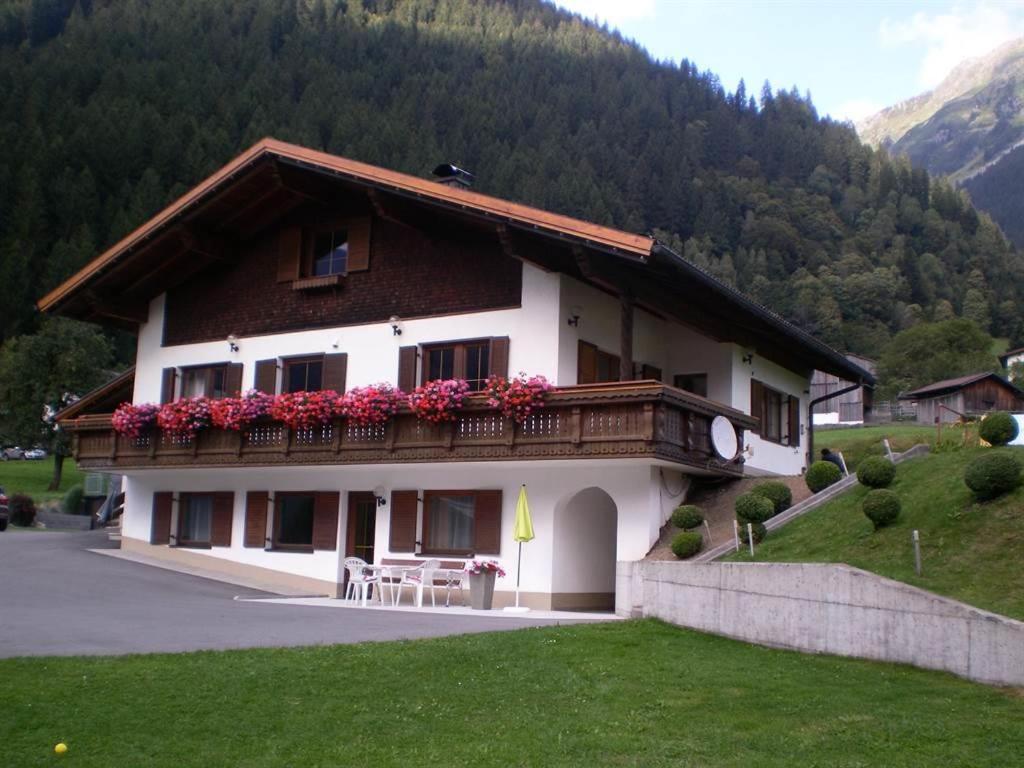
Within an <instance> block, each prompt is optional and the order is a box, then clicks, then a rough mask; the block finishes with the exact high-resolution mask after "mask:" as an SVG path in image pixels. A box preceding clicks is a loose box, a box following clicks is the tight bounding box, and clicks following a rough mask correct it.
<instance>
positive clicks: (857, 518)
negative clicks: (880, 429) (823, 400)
mask: <svg viewBox="0 0 1024 768" xmlns="http://www.w3.org/2000/svg"><path fill="white" fill-rule="evenodd" d="M992 450H993V449H991V448H966V449H962V450H957V451H953V452H945V453H936V454H932V455H929V456H926V457H922V458H917V459H911V460H910V461H907V462H906V463H904V464H901V465H899V467H898V469H897V474H896V482H895V483H893V485H892V490H894V491H895V492H896V493H898V494H899V496H900V501H901V502H902V505H903V509H902V513H901V515H900V518H899V520H897V522H896V523H895V524H894V525H892V526H891V527H888V528H883V529H882V530H880V531H877V532H875V531H873V530H872V526H871V522H870V521H869V520H868V519H867V518H866V517H865V516H864V514H863V512H861V501H862V500H863V498H864V496H865V494H866V493H867V490H868V489H866V488H864V487H863V486H860V485H858V486H855V488H854V489H853V490H851V491H849V492H848V493H845V494H843V495H842V496H840V497H839V498H837V499H835V500H834V501H831V502H829V503H828V504H826V505H824V506H823V507H821V508H819V509H816V510H815V511H813V512H810V513H808V514H807V515H805V516H804V517H801V518H798V519H796V520H794V521H793V522H791V523H789V524H788V525H786V526H784V527H782V528H780V529H779V530H778V531H773V532H772V533H770V534H769V535H768V538H767V539H765V541H764V542H763V543H762V544H761V546H760V547H758V548H757V550H756V553H755V559H756V560H759V561H785V562H843V563H849V564H850V565H854V566H857V567H858V568H864V569H865V570H868V571H873V572H875V573H879V574H882V575H883V576H888V577H890V578H893V579H898V580H900V581H905V582H908V583H910V584H916V585H917V586H920V587H924V588H925V589H929V590H932V591H934V592H938V593H939V594H943V595H948V596H950V597H955V598H957V599H958V600H963V601H964V602H967V603H970V604H972V605H976V606H978V607H980V608H986V609H988V610H992V611H996V612H998V613H1002V614H1005V615H1007V616H1012V617H1013V618H1016V619H1022V620H1024V567H1022V563H1021V551H1022V547H1024V487H1022V488H1018V489H1017V491H1015V492H1014V493H1012V494H1009V495H1007V496H1004V497H1003V498H1000V499H995V500H993V501H989V502H986V503H983V504H979V503H977V502H975V501H974V500H973V498H972V496H971V493H970V491H969V490H968V489H967V486H965V485H964V482H963V476H964V468H965V467H966V466H967V464H968V463H969V462H970V460H971V459H973V458H975V457H977V456H980V455H982V454H984V453H986V452H990V451H992ZM995 450H1002V451H1010V452H1013V453H1014V454H1015V455H1016V456H1018V457H1019V458H1020V459H1021V460H1022V461H1024V451H1021V450H1020V449H1017V448H1000V449H995ZM915 528H916V529H918V530H919V531H920V532H921V551H922V559H923V562H924V567H923V575H922V576H920V577H918V576H916V575H915V574H914V557H913V548H912V545H911V531H913V530H914V529H915ZM731 559H734V560H750V556H749V555H747V554H744V553H742V552H741V553H738V554H736V555H733V556H732V557H731Z"/></svg>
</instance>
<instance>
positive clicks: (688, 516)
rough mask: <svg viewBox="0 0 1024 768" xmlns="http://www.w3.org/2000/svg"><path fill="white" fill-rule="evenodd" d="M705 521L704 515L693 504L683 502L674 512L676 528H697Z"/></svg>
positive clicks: (673, 520)
mask: <svg viewBox="0 0 1024 768" xmlns="http://www.w3.org/2000/svg"><path fill="white" fill-rule="evenodd" d="M703 522H704V515H703V514H701V511H700V509H699V508H698V507H695V506H693V505H692V504H683V505H682V506H680V507H676V509H675V511H674V512H673V513H672V525H674V526H675V527H676V528H682V529H683V530H689V529H690V528H696V527H697V526H699V525H700V524H701V523H703Z"/></svg>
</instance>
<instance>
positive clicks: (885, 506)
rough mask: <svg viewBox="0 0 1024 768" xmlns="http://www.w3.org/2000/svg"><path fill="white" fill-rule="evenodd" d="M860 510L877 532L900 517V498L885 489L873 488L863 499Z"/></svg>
mask: <svg viewBox="0 0 1024 768" xmlns="http://www.w3.org/2000/svg"><path fill="white" fill-rule="evenodd" d="M861 508H862V509H863V510H864V514H865V515H867V516H868V519H869V520H870V521H871V522H872V523H874V524H875V530H876V531H877V530H878V529H879V528H882V527H884V526H886V525H889V523H891V522H893V521H894V520H896V518H897V517H899V516H900V497H899V496H897V495H896V494H895V493H894V492H893V491H890V490H887V489H885V488H875V489H874V490H873V491H869V492H868V495H867V496H865V497H864V504H863V506H862V507H861Z"/></svg>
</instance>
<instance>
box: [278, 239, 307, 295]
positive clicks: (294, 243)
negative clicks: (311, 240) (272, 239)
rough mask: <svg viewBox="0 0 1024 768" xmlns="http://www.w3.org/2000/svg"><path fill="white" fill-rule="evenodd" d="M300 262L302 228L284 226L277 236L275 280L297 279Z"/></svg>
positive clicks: (289, 280) (288, 281)
mask: <svg viewBox="0 0 1024 768" xmlns="http://www.w3.org/2000/svg"><path fill="white" fill-rule="evenodd" d="M301 263H302V228H301V227H286V228H285V229H282V230H281V233H280V234H279V235H278V238H277V282H279V283H290V282H291V281H292V280H298V279H299V276H300V275H299V265H300V264H301Z"/></svg>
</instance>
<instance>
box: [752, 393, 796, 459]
mask: <svg viewBox="0 0 1024 768" xmlns="http://www.w3.org/2000/svg"><path fill="white" fill-rule="evenodd" d="M750 415H751V416H754V417H756V418H758V419H760V420H761V428H760V432H759V434H760V436H761V437H762V438H763V439H764V440H770V441H771V442H773V443H782V444H783V445H794V446H795V445H799V444H800V398H798V397H794V396H793V395H787V394H785V393H784V392H779V391H778V390H776V389H772V388H771V387H768V386H765V385H764V384H763V383H762V382H760V381H757V380H756V379H751V380H750Z"/></svg>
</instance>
